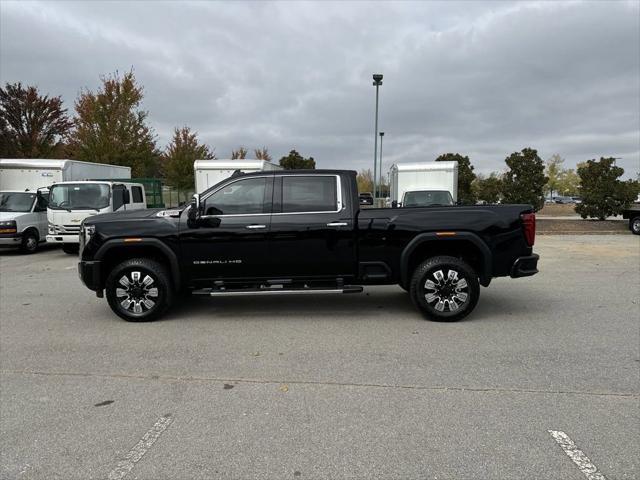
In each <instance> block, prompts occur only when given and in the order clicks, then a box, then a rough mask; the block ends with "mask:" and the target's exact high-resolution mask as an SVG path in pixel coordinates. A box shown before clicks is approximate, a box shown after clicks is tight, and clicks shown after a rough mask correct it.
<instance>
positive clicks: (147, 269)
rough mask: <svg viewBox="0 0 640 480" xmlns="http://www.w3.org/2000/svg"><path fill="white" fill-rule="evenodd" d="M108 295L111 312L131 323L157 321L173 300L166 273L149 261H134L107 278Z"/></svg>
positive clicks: (147, 259)
mask: <svg viewBox="0 0 640 480" xmlns="http://www.w3.org/2000/svg"><path fill="white" fill-rule="evenodd" d="M147 277H148V278H150V281H148V280H147ZM123 278H126V281H125V280H122V279H123ZM149 282H150V283H149ZM106 295H107V301H108V302H109V306H110V307H111V310H113V312H114V313H115V314H116V315H118V316H119V317H120V318H123V319H124V320H126V321H128V322H150V321H153V320H157V319H158V318H160V317H161V316H162V315H163V314H164V313H165V312H166V311H167V310H168V309H169V307H170V306H171V305H172V304H173V298H174V295H173V287H172V284H171V280H170V278H169V274H168V272H167V269H166V268H165V267H164V266H163V265H162V264H160V263H158V262H157V261H155V260H151V259H149V258H132V259H131V260H126V261H124V262H122V263H120V264H119V265H117V266H116V267H115V268H114V269H113V270H112V271H111V273H109V276H108V277H107V282H106ZM127 301H128V302H130V303H128V304H127V303H126V302H127ZM149 302H151V303H152V304H153V305H150V304H149ZM136 304H137V305H136Z"/></svg>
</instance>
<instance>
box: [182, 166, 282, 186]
mask: <svg viewBox="0 0 640 480" xmlns="http://www.w3.org/2000/svg"><path fill="white" fill-rule="evenodd" d="M269 170H282V167H281V166H280V165H276V164H275V163H271V162H267V161H266V160H196V161H195V162H193V171H194V176H195V179H196V192H197V193H202V192H204V191H205V190H206V189H207V188H209V187H212V186H213V185H215V184H216V183H220V182H221V181H222V180H225V179H227V178H229V177H230V176H231V175H233V172H235V171H240V172H242V173H249V172H261V171H269Z"/></svg>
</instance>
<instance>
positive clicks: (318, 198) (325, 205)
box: [282, 176, 338, 213]
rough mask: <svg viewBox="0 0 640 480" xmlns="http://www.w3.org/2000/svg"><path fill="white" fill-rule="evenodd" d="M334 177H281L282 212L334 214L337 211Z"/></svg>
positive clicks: (335, 180)
mask: <svg viewBox="0 0 640 480" xmlns="http://www.w3.org/2000/svg"><path fill="white" fill-rule="evenodd" d="M336 184H337V179H336V177H324V176H313V177H311V176H309V177H304V176H283V177H282V212H283V213H295V212H335V211H336V210H338V195H337V188H336Z"/></svg>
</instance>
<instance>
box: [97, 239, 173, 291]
mask: <svg viewBox="0 0 640 480" xmlns="http://www.w3.org/2000/svg"><path fill="white" fill-rule="evenodd" d="M128 246H132V247H144V246H150V247H154V248H157V249H158V250H160V251H161V252H162V253H163V255H164V256H165V257H167V260H169V273H170V274H171V279H172V280H173V284H174V286H175V287H176V288H177V289H180V284H181V278H180V264H179V263H178V257H177V256H176V254H175V252H174V251H173V250H171V249H170V248H169V247H168V246H167V245H166V244H165V243H163V242H161V241H160V240H158V239H157V238H142V239H141V240H138V241H136V242H135V243H133V242H132V243H125V242H124V239H122V238H120V239H111V240H107V241H106V242H105V243H103V244H102V245H101V246H100V248H99V249H98V251H97V252H96V254H95V256H94V259H95V260H98V261H102V259H103V258H104V257H105V255H106V254H107V253H108V252H109V251H110V250H113V249H114V248H122V247H125V248H126V247H128Z"/></svg>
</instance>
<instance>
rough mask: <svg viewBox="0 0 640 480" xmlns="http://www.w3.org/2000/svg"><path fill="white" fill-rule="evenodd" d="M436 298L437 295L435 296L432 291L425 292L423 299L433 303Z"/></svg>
mask: <svg viewBox="0 0 640 480" xmlns="http://www.w3.org/2000/svg"><path fill="white" fill-rule="evenodd" d="M437 298H438V297H437V296H436V295H435V294H433V293H427V294H426V295H425V296H424V299H425V300H426V301H427V303H433V302H435V301H436V299H437Z"/></svg>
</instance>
